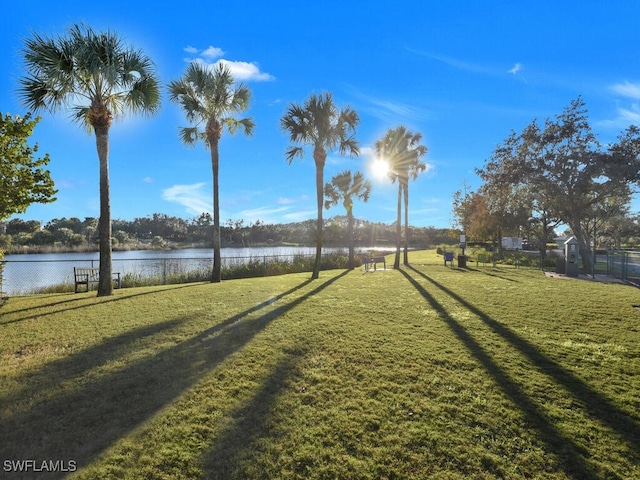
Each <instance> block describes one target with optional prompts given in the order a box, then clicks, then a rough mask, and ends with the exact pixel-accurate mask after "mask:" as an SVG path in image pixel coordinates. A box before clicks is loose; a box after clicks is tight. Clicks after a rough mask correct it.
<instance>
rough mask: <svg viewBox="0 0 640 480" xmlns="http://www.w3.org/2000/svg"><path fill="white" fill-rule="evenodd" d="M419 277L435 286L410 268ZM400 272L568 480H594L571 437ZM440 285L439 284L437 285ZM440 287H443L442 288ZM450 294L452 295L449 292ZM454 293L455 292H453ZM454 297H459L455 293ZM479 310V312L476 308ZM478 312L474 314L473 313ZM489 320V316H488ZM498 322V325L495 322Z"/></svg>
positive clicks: (411, 280) (423, 290) (453, 321)
mask: <svg viewBox="0 0 640 480" xmlns="http://www.w3.org/2000/svg"><path fill="white" fill-rule="evenodd" d="M409 268H410V269H411V270H412V271H413V272H415V273H416V274H418V275H420V276H422V277H424V278H426V279H427V280H429V281H430V282H432V283H434V284H436V282H434V281H433V280H431V279H430V278H428V277H427V276H426V275H424V274H423V273H422V272H420V271H418V270H416V269H415V268H413V267H409ZM400 273H401V274H402V275H404V276H405V278H406V279H407V280H408V281H409V283H411V285H412V286H413V287H414V288H415V289H416V290H417V291H418V292H419V293H420V294H421V295H422V296H423V297H424V299H425V300H426V301H427V302H428V303H429V305H430V306H431V308H433V309H434V310H435V311H436V312H438V314H439V316H440V318H441V319H442V320H444V322H445V323H446V324H447V325H448V326H449V328H451V330H452V331H453V333H454V334H455V335H456V337H458V339H459V340H460V341H461V342H462V343H463V344H464V345H465V347H466V348H467V349H468V350H469V352H470V353H471V354H472V355H473V356H474V357H475V358H476V359H477V360H478V361H479V362H480V363H481V364H482V366H483V367H484V368H485V370H486V371H487V372H488V373H489V375H491V376H492V377H493V379H494V381H495V383H496V385H498V386H499V387H500V388H501V389H502V391H503V392H504V393H505V394H506V395H507V396H508V397H509V398H510V399H511V401H513V402H514V403H515V404H516V405H518V406H519V407H520V408H521V410H522V412H523V413H524V415H525V417H526V418H527V421H528V423H529V424H530V425H532V427H534V428H536V429H537V430H538V431H539V432H540V433H541V438H542V439H543V441H544V442H545V443H546V444H547V445H548V447H549V450H550V451H552V452H555V453H556V454H557V455H558V458H559V459H560V462H561V463H560V464H559V465H558V468H560V469H562V470H563V471H564V472H565V473H566V475H567V476H568V477H569V478H580V479H586V480H591V479H593V480H595V479H597V478H598V476H597V474H596V473H595V472H594V471H593V470H592V469H591V468H590V467H589V466H588V464H587V463H586V462H585V460H584V458H583V456H582V455H581V453H580V450H581V448H580V446H579V445H577V444H576V443H575V442H574V441H573V440H572V439H571V438H568V437H567V436H565V435H563V434H562V433H561V432H560V431H559V430H558V429H557V428H556V427H555V425H554V424H553V423H552V422H551V421H550V420H549V418H548V417H547V416H546V415H545V412H544V411H543V410H542V409H541V408H540V407H539V406H538V405H536V403H535V402H534V401H533V400H532V399H531V398H529V396H528V395H527V394H526V393H525V392H524V391H523V390H522V388H521V387H520V385H519V384H518V383H517V382H515V381H514V380H512V379H511V378H510V377H509V375H508V374H507V373H506V372H504V371H503V370H502V369H501V368H500V366H499V365H497V364H496V363H495V361H494V360H493V359H492V358H491V356H490V355H489V354H488V353H487V352H486V351H485V350H484V349H483V348H482V346H481V345H480V344H479V343H478V342H477V341H476V340H474V338H473V337H472V336H471V335H470V334H469V333H468V332H467V331H466V330H465V328H464V327H463V326H462V325H461V324H460V323H458V322H457V321H456V320H455V319H454V318H453V317H452V316H451V315H449V314H448V313H447V310H446V308H445V306H444V305H443V304H441V303H439V302H438V301H437V300H436V299H435V297H433V295H431V294H430V293H429V292H428V291H427V290H426V289H425V288H424V287H423V286H422V285H420V283H419V282H418V281H417V280H416V279H415V278H414V277H413V276H411V275H410V274H409V273H408V272H407V271H406V270H404V269H402V270H400ZM438 286H439V285H438ZM439 288H443V289H444V287H441V286H439ZM447 293H449V292H448V291H447ZM451 293H452V292H451ZM452 296H454V298H456V299H457V298H458V297H457V296H456V295H455V294H453V295H452ZM475 310H477V309H475ZM474 313H475V312H474ZM485 317H486V315H485ZM496 323H497V322H496Z"/></svg>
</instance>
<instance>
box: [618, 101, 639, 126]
mask: <svg viewBox="0 0 640 480" xmlns="http://www.w3.org/2000/svg"><path fill="white" fill-rule="evenodd" d="M618 113H619V115H620V117H621V120H622V121H623V122H625V123H626V124H627V125H629V124H634V125H640V106H638V105H637V104H635V103H634V104H633V105H631V109H628V108H619V109H618Z"/></svg>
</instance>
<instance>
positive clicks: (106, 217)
mask: <svg viewBox="0 0 640 480" xmlns="http://www.w3.org/2000/svg"><path fill="white" fill-rule="evenodd" d="M23 53H24V60H25V64H26V68H27V72H28V75H27V76H25V77H23V78H21V79H20V85H21V86H20V89H19V93H20V96H21V97H22V100H23V102H24V104H25V105H26V106H27V107H28V108H29V109H30V110H32V111H39V110H44V109H46V110H49V111H50V112H51V113H55V112H56V111H57V110H59V109H61V108H66V107H70V108H71V111H72V118H73V119H74V120H75V121H77V122H79V123H81V124H83V126H84V127H86V129H87V130H88V131H89V132H91V131H93V132H94V133H95V137H96V148H97V151H98V160H99V162H100V220H99V224H98V229H99V233H100V278H99V282H98V296H104V295H111V294H112V293H113V284H112V268H111V203H110V195H109V129H110V127H111V124H112V122H113V120H115V119H119V118H121V117H123V116H124V115H125V114H126V113H143V114H152V113H155V112H156V111H157V110H158V109H159V107H160V87H159V82H158V79H157V77H156V70H155V66H154V64H153V62H152V61H151V60H150V58H149V57H147V56H146V55H144V54H143V53H142V52H141V51H139V50H134V49H133V48H131V47H127V46H125V45H124V43H123V41H122V39H121V38H120V37H119V36H118V35H117V34H115V33H113V32H96V31H94V30H93V29H91V28H90V27H88V26H85V25H74V26H72V27H71V28H70V29H69V30H68V31H67V34H66V36H61V37H58V38H47V37H44V36H41V35H38V34H34V35H33V37H32V38H30V39H27V40H26V42H25V48H24V49H23Z"/></svg>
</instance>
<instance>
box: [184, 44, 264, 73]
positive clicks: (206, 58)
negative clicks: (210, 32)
mask: <svg viewBox="0 0 640 480" xmlns="http://www.w3.org/2000/svg"><path fill="white" fill-rule="evenodd" d="M184 51H185V52H187V53H188V54H189V55H190V57H188V58H185V61H186V62H199V63H201V64H203V65H206V66H207V67H209V68H215V67H216V66H217V65H218V64H223V65H226V66H227V67H228V68H229V70H230V71H231V74H232V75H233V78H234V79H236V80H239V81H256V82H266V81H271V80H275V77H274V76H273V75H270V74H268V73H266V72H262V71H260V67H259V66H258V64H257V63H255V62H243V61H238V60H236V61H232V60H226V59H224V58H220V57H223V56H224V55H225V52H224V50H222V49H221V48H219V47H214V46H209V47H208V48H206V49H204V50H200V49H197V48H195V47H192V46H188V47H186V48H184ZM215 59H218V60H217V61H215V62H214V60H215Z"/></svg>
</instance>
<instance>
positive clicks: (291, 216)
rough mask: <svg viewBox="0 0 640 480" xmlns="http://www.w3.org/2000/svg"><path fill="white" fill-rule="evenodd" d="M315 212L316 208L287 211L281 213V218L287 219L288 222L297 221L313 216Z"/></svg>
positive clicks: (316, 212)
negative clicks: (284, 213) (283, 213)
mask: <svg viewBox="0 0 640 480" xmlns="http://www.w3.org/2000/svg"><path fill="white" fill-rule="evenodd" d="M317 214H318V211H317V210H301V211H298V212H293V213H287V214H286V215H283V216H282V218H284V219H285V220H289V221H290V222H299V221H302V220H309V219H310V218H315V216H316V215H317Z"/></svg>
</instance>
